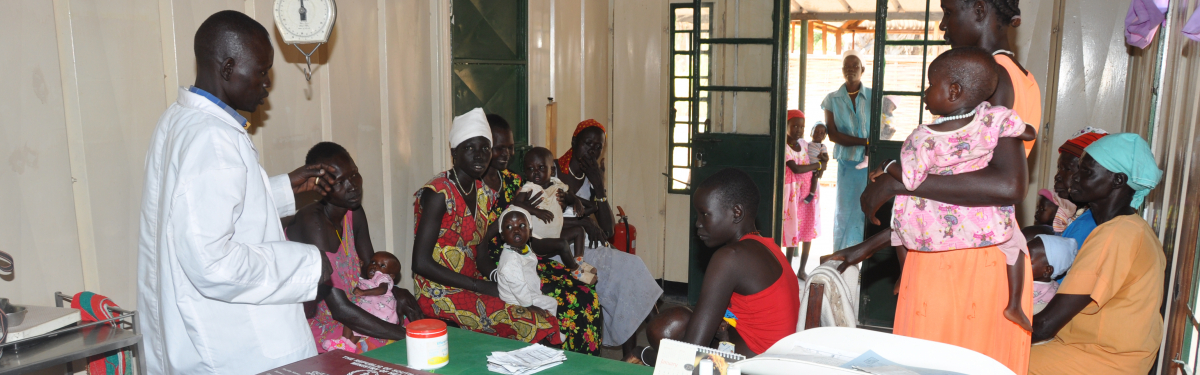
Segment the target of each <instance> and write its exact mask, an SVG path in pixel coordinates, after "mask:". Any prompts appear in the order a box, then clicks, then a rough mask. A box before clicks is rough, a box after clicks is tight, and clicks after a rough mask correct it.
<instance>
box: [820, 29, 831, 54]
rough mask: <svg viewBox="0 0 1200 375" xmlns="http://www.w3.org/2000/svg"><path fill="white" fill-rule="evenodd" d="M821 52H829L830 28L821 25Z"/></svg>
mask: <svg viewBox="0 0 1200 375" xmlns="http://www.w3.org/2000/svg"><path fill="white" fill-rule="evenodd" d="M821 53H824V54H826V55H828V54H829V28H826V27H825V25H823V24H822V25H821Z"/></svg>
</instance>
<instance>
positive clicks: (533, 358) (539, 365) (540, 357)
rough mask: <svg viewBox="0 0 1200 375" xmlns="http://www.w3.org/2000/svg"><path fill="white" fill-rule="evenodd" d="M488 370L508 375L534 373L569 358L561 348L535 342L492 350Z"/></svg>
mask: <svg viewBox="0 0 1200 375" xmlns="http://www.w3.org/2000/svg"><path fill="white" fill-rule="evenodd" d="M487 359H488V371H491V372H496V373H501V374H507V375H526V374H533V373H536V372H538V371H542V370H545V369H548V368H551V367H554V366H558V365H559V364H561V363H563V361H566V360H567V356H566V355H565V354H563V352H562V351H561V350H554V349H551V348H547V347H545V346H542V345H541V344H533V345H530V346H527V347H524V348H521V349H517V350H513V351H510V352H492V355H489V356H488V357H487Z"/></svg>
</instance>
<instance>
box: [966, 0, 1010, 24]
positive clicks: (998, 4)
mask: <svg viewBox="0 0 1200 375" xmlns="http://www.w3.org/2000/svg"><path fill="white" fill-rule="evenodd" d="M975 1H976V0H962V2H963V3H973V2H975ZM981 1H983V2H985V3H988V4H990V5H991V6H992V8H994V9H996V18H998V19H999V20H1000V23H1002V24H1005V25H1008V26H1012V27H1017V26H1021V8H1020V7H1019V6H1018V5H1019V3H1020V0H981Z"/></svg>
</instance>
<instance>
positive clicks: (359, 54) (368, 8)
mask: <svg viewBox="0 0 1200 375" xmlns="http://www.w3.org/2000/svg"><path fill="white" fill-rule="evenodd" d="M376 5H377V3H376V2H374V1H370V2H367V1H358V2H345V1H344V2H341V3H339V4H338V24H337V27H335V28H334V32H333V36H331V37H330V39H331V42H330V43H329V45H328V52H329V60H328V66H326V68H328V69H329V82H330V88H329V95H330V102H331V104H332V112H331V115H332V118H333V139H332V141H334V142H337V143H338V144H340V145H342V146H343V147H345V148H346V149H347V150H348V151H350V155H351V156H353V157H354V162H355V163H356V164H358V170H359V173H360V174H362V176H363V203H362V205H363V207H364V208H365V211H366V213H367V220H368V222H369V223H370V224H373V225H372V226H371V227H370V228H371V239H372V242H373V243H374V245H375V246H376V248H375V250H376V251H380V250H384V243H383V242H382V241H383V239H384V233H383V232H384V231H385V230H386V229H387V223H385V222H384V220H383V216H384V211H385V210H384V207H383V195H384V194H385V193H386V192H384V191H383V178H384V171H383V168H382V165H381V163H382V162H383V151H382V146H383V145H382V144H380V142H379V139H380V131H381V129H382V126H381V125H382V124H381V123H380V103H379V85H380V84H381V82H380V80H379V43H378V40H379V29H378V26H379V15H378V13H376Z"/></svg>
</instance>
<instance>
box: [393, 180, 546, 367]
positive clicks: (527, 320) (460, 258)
mask: <svg viewBox="0 0 1200 375" xmlns="http://www.w3.org/2000/svg"><path fill="white" fill-rule="evenodd" d="M450 176H451V173H450V171H446V172H442V173H440V174H438V175H437V176H436V177H434V179H433V180H431V181H429V183H427V184H425V186H424V187H422V188H421V189H420V190H418V191H417V194H416V202H415V204H414V206H415V208H414V210H415V214H416V222H418V223H419V222H421V194H423V193H425V192H427V191H428V192H431V193H435V194H443V195H445V196H446V213H445V214H444V215H442V220H441V222H442V224H441V234H440V235H439V236H438V239H437V243H436V244H434V248H433V259H434V261H435V262H437V263H438V264H439V265H441V266H443V267H446V268H449V269H451V270H453V271H454V272H458V273H459V274H462V275H465V276H467V277H471V278H475V279H483V276H482V275H480V274H479V270H478V269H477V268H476V267H475V249H476V247H477V246H478V245H479V243H480V242H483V236H484V231H485V230H486V229H487V226H488V224H489V223H490V221H489V213H490V212H491V209H492V207H493V206H492V205H493V203H494V199H495V194H494V193H493V192H492V191H491V189H487V188H486V187H485V186H484V184H483V181H476V182H475V189H474V190H475V192H476V196H475V203H476V204H475V207H467V202H466V200H464V199H463V196H462V194H461V193H459V191H460V190H461V188H459V187H458V185H457V184H456V183H455V182H453V181H452V180H451V178H450ZM413 281H415V282H416V292H417V304H418V305H420V306H421V312H423V313H424V314H425V316H426V317H429V318H435V319H442V320H447V321H452V322H455V323H457V324H458V325H459V326H460V327H461V328H463V329H467V330H471V331H475V332H480V333H486V334H490V335H493V336H499V337H504V338H509V339H513V340H520V341H524V342H530V343H536V342H540V341H542V339H549V341H550V343H552V344H559V343H560V342H561V341H562V340H561V339H560V337H559V335H558V319H555V318H554V317H542V316H539V315H537V314H534V313H533V312H532V311H530V310H529V309H526V308H525V307H522V306H518V305H510V304H506V303H504V300H501V299H500V297H494V296H489V295H485V294H480V293H476V292H474V291H470V290H466V289H459V288H455V287H451V286H445V285H442V284H439V283H437V282H435V281H433V280H429V279H426V278H425V277H422V276H421V275H417V274H414V275H413Z"/></svg>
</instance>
